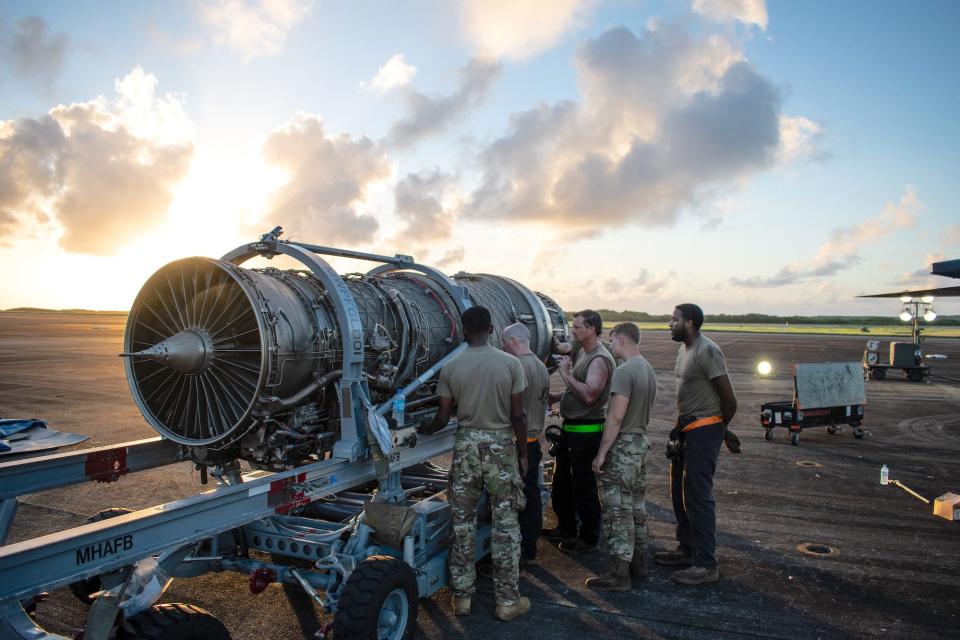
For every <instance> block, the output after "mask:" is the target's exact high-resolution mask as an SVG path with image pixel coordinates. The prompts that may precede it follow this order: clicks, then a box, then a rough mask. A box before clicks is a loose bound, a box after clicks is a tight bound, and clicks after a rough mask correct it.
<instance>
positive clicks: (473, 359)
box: [425, 307, 530, 620]
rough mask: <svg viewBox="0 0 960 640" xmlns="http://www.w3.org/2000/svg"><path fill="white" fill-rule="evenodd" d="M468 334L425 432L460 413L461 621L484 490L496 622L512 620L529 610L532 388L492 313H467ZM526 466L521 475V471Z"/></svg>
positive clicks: (454, 493) (451, 495)
mask: <svg viewBox="0 0 960 640" xmlns="http://www.w3.org/2000/svg"><path fill="white" fill-rule="evenodd" d="M462 323H463V333H464V337H465V338H466V341H467V342H468V343H469V345H470V347H469V348H468V349H466V350H465V351H464V352H463V353H461V354H460V355H459V356H457V357H456V358H454V359H453V360H452V361H451V362H450V363H449V364H448V365H446V366H445V367H444V368H443V370H442V371H441V373H440V382H439V384H438V386H437V393H438V394H439V396H440V410H439V411H438V412H437V415H436V417H435V418H434V420H433V423H432V424H431V425H430V426H429V427H428V428H426V429H425V431H427V432H434V431H437V430H439V429H442V428H443V427H445V426H446V425H447V423H448V422H449V420H450V414H451V412H452V409H453V406H454V405H456V407H457V413H456V415H457V422H458V424H459V428H458V429H457V435H456V438H455V440H454V446H453V462H452V464H451V466H450V488H449V490H448V491H447V499H448V501H449V502H450V513H451V517H452V519H453V537H452V539H451V541H450V556H449V565H450V584H451V586H452V587H453V593H454V598H453V608H454V613H455V614H456V615H458V616H464V615H469V614H470V605H471V597H472V595H473V593H474V591H476V588H475V587H474V582H475V581H476V577H477V575H476V565H475V563H476V560H477V558H476V529H477V506H478V505H479V503H480V495H481V493H482V492H483V490H484V489H486V491H487V494H488V495H489V498H490V506H491V509H492V511H493V531H492V534H491V542H492V550H491V555H492V559H493V568H494V587H495V592H496V601H497V607H496V610H495V612H494V615H495V616H496V617H497V618H499V619H500V620H512V619H513V618H516V617H518V616H521V615H523V614H524V613H526V612H527V611H529V610H530V600H529V598H524V597H522V596H521V595H520V591H519V583H520V567H519V561H520V525H519V523H518V520H517V512H518V511H519V510H520V509H522V508H523V506H524V495H523V481H522V480H521V472H522V473H524V474H525V473H526V467H527V425H526V420H525V419H524V415H523V390H524V388H525V387H526V386H527V383H526V379H525V378H524V375H523V368H522V367H521V365H520V361H519V360H518V359H517V358H515V357H514V356H512V355H509V354H507V353H504V352H503V351H500V350H499V349H496V348H494V347H492V346H490V344H489V339H490V334H491V333H492V332H493V325H492V324H491V320H490V312H489V311H488V310H487V309H485V308H483V307H471V308H469V309H467V310H466V311H465V312H464V313H463V319H462ZM518 466H519V469H518Z"/></svg>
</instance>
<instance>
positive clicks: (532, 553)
mask: <svg viewBox="0 0 960 640" xmlns="http://www.w3.org/2000/svg"><path fill="white" fill-rule="evenodd" d="M500 339H501V341H502V342H503V350H504V351H506V352H507V353H509V354H510V355H513V356H516V357H517V358H518V359H519V360H520V364H521V365H522V366H523V375H524V377H525V378H526V379H527V388H526V389H525V390H524V392H523V411H524V414H525V415H526V418H527V473H526V474H525V475H524V476H523V486H524V494H525V495H526V498H527V506H525V507H524V508H523V511H521V512H520V538H521V541H520V564H521V565H529V564H533V562H534V561H535V560H536V558H537V538H539V537H540V528H541V527H542V526H543V498H542V497H541V495H540V486H541V481H540V480H541V475H542V474H541V473H540V460H541V459H542V457H543V451H542V450H541V449H540V435H541V434H542V433H543V425H544V422H545V418H546V411H547V405H548V404H549V402H550V372H549V371H548V370H547V367H546V365H545V364H543V362H542V361H541V360H540V358H538V357H537V354H535V353H533V352H532V351H530V329H528V328H527V325H525V324H522V323H520V322H518V323H516V324H511V325H510V326H508V327H504V329H503V331H502V332H501V334H500Z"/></svg>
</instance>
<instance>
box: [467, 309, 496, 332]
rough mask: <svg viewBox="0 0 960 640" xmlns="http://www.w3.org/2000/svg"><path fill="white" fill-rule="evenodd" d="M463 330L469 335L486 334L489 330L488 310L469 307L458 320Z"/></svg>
mask: <svg viewBox="0 0 960 640" xmlns="http://www.w3.org/2000/svg"><path fill="white" fill-rule="evenodd" d="M460 320H461V322H463V330H464V331H469V332H470V333H486V332H487V331H489V330H490V324H491V319H490V310H489V309H487V308H486V307H470V308H469V309H467V310H466V311H464V312H463V316H462V317H461V318H460Z"/></svg>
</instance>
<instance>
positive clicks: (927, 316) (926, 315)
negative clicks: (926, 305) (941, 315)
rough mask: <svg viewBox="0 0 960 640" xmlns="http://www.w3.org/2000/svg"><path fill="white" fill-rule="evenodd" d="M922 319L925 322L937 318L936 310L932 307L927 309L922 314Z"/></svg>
mask: <svg viewBox="0 0 960 640" xmlns="http://www.w3.org/2000/svg"><path fill="white" fill-rule="evenodd" d="M923 319H924V320H926V321H927V322H933V321H934V320H936V319H937V312H936V311H934V310H933V309H927V311H926V312H925V313H924V314H923Z"/></svg>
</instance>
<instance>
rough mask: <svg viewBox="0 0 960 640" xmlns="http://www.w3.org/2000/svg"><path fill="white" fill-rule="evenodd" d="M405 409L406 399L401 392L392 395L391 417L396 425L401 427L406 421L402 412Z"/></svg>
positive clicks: (404, 411)
mask: <svg viewBox="0 0 960 640" xmlns="http://www.w3.org/2000/svg"><path fill="white" fill-rule="evenodd" d="M406 411H407V399H406V398H405V397H404V396H403V394H401V393H398V394H397V395H395V396H393V419H394V420H396V421H397V426H398V427H402V426H403V424H404V422H406V419H405V416H404V414H405V413H406Z"/></svg>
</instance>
